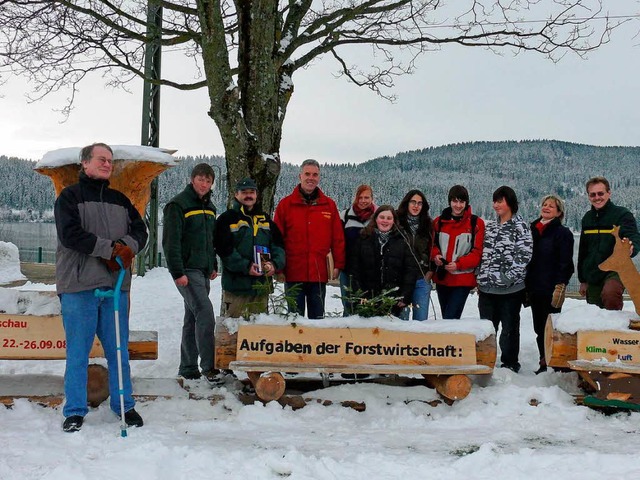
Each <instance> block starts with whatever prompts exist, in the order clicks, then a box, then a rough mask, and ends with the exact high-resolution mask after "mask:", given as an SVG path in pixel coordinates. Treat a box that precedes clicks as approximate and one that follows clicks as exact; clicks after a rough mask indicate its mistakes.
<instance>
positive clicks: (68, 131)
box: [0, 2, 640, 163]
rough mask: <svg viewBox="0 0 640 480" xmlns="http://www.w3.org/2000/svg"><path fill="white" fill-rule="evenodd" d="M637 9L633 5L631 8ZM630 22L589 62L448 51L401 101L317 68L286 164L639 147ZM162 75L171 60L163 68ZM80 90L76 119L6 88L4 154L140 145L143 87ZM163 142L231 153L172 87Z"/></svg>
mask: <svg viewBox="0 0 640 480" xmlns="http://www.w3.org/2000/svg"><path fill="white" fill-rule="evenodd" d="M632 6H633V8H632V9H631V11H629V12H626V13H634V12H633V10H634V9H635V6H636V5H635V2H629V7H632ZM638 29H639V27H638V23H637V22H636V23H635V24H632V25H629V26H625V27H623V28H621V29H619V30H618V31H616V32H615V33H614V35H613V39H612V41H611V43H609V44H608V45H605V46H603V47H602V48H601V49H600V50H598V51H596V52H592V53H591V54H590V55H589V58H588V59H587V60H583V59H580V58H578V57H577V56H575V55H571V54H570V55H567V56H566V57H565V58H564V59H563V60H562V61H561V62H559V63H557V64H554V63H552V62H551V61H549V60H546V59H544V58H543V57H542V56H540V55H536V54H532V53H522V54H520V55H519V56H516V57H514V56H513V55H511V54H509V53H506V54H505V56H498V55H495V54H494V53H491V52H488V51H485V50H482V49H480V48H466V49H465V48H462V47H457V46H449V47H445V48H444V49H443V50H442V51H440V52H437V53H430V54H427V55H425V56H423V57H422V58H421V60H420V62H419V64H418V71H417V72H416V73H415V74H414V75H411V76H407V77H404V78H402V79H400V80H398V82H397V86H396V88H395V90H394V92H395V93H396V94H397V95H398V101H397V102H396V103H393V104H392V103H389V102H388V101H386V100H384V99H382V98H380V97H378V96H376V95H375V94H374V93H373V92H371V91H369V90H367V89H361V88H358V87H355V86H354V85H352V84H350V83H347V82H346V81H345V80H344V79H335V78H334V77H333V76H332V71H334V70H335V69H336V65H335V64H334V63H332V62H331V61H329V60H328V59H327V61H324V62H320V63H318V64H317V65H315V66H313V67H312V68H310V69H308V70H303V71H300V72H298V73H296V74H295V76H294V79H293V80H294V83H295V92H294V95H293V97H292V100H291V103H290V106H289V110H288V113H287V119H286V120H285V125H284V137H283V141H282V149H281V155H282V160H283V161H285V162H290V163H300V162H301V161H302V160H304V159H305V158H316V159H317V160H319V161H320V162H321V163H325V162H332V163H333V162H339V163H343V162H363V161H366V160H369V159H372V158H375V157H379V156H383V155H393V154H395V153H398V152H401V151H406V150H415V149H419V148H424V147H429V146H439V145H445V144H449V143H456V142H465V141H473V140H522V139H557V140H565V141H570V142H578V143H587V144H593V145H633V146H638V145H640V138H639V136H640V134H639V132H640V37H638V36H637V31H638ZM163 68H165V67H164V65H163ZM100 80H101V79H99V78H96V79H92V81H91V82H90V83H89V82H88V83H86V84H83V85H81V91H80V93H79V95H78V97H77V102H76V108H75V110H74V111H73V112H72V114H71V116H70V118H69V119H68V120H67V121H66V122H65V123H61V122H62V120H63V117H62V115H61V114H60V113H56V112H55V111H54V110H53V109H54V108H60V107H61V106H62V105H63V100H64V95H59V96H55V97H51V98H47V99H46V100H44V101H41V102H38V103H35V104H28V103H27V101H26V99H25V94H26V93H27V91H28V88H29V85H27V84H26V82H21V81H20V80H12V81H11V82H9V83H8V84H7V85H4V86H2V87H0V94H1V95H3V98H0V154H2V155H8V156H17V157H21V158H30V159H33V160H38V159H40V158H41V157H42V155H43V154H44V153H45V152H47V151H49V150H54V149H57V148H62V147H69V146H82V145H85V144H88V143H92V142H95V141H104V142H107V143H112V144H132V145H135V144H139V142H140V131H141V110H142V105H141V92H142V83H141V82H140V83H139V84H132V85H131V89H132V91H131V92H130V93H126V92H123V91H114V90H112V89H105V87H103V86H102V82H101V81H100ZM161 104H162V106H161V122H160V123H161V127H160V144H161V146H162V147H166V148H174V149H176V150H178V153H177V155H187V154H193V155H197V154H206V155H210V154H217V155H223V153H224V152H223V149H222V144H221V142H220V139H219V135H218V133H217V129H216V127H215V124H214V123H213V121H212V120H211V119H210V118H209V117H208V116H207V114H206V112H207V105H208V102H207V96H206V92H205V91H204V90H201V91H198V92H181V91H176V90H173V89H170V88H167V87H163V89H162V93H161Z"/></svg>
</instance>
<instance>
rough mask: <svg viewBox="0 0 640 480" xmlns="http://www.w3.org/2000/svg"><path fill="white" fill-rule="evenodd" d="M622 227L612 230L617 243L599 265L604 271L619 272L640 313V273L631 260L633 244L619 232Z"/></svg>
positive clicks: (637, 246) (636, 246) (637, 311)
mask: <svg viewBox="0 0 640 480" xmlns="http://www.w3.org/2000/svg"><path fill="white" fill-rule="evenodd" d="M619 231H620V227H618V226H614V227H613V230H612V231H611V235H613V236H614V237H615V239H616V244H615V246H614V247H613V253H612V254H611V256H610V257H609V258H607V259H606V260H605V261H604V262H602V263H601V264H600V265H598V268H600V270H603V271H605V272H606V271H613V272H618V275H620V280H622V284H623V285H624V286H625V288H626V289H627V292H629V296H630V297H631V300H633V304H634V305H635V307H636V313H637V314H638V315H640V273H638V270H637V269H636V266H635V265H634V264H633V262H632V261H631V245H630V244H629V241H628V240H627V241H623V240H621V239H620V236H619V235H618V232H619ZM634 248H640V245H634Z"/></svg>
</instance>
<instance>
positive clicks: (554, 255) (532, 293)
mask: <svg viewBox="0 0 640 480" xmlns="http://www.w3.org/2000/svg"><path fill="white" fill-rule="evenodd" d="M563 218H564V202H563V201H562V199H560V198H559V197H557V196H555V195H547V196H546V197H544V198H543V199H542V202H541V205H540V217H539V218H538V219H536V220H535V221H534V222H532V223H531V234H532V236H533V256H532V257H531V263H529V266H528V267H527V277H526V280H525V284H526V286H527V297H528V301H529V304H530V305H531V313H532V314H533V329H534V331H535V332H536V342H537V344H538V352H539V353H540V367H539V368H538V370H536V372H535V373H536V375H537V374H539V373H542V372H546V371H547V362H546V361H545V357H544V328H545V325H546V323H547V317H548V316H549V314H550V313H559V312H560V309H561V308H562V303H563V302H564V294H565V290H566V287H567V284H568V283H569V279H570V278H571V276H572V275H573V272H574V267H573V234H572V233H571V230H569V229H568V228H567V227H565V226H564V225H562V219H563Z"/></svg>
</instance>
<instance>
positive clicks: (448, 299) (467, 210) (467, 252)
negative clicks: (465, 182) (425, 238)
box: [431, 185, 484, 318]
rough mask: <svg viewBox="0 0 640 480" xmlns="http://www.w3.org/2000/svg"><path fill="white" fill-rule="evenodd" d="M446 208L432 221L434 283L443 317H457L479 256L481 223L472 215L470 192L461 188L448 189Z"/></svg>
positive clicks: (470, 284)
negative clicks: (433, 235) (433, 231)
mask: <svg viewBox="0 0 640 480" xmlns="http://www.w3.org/2000/svg"><path fill="white" fill-rule="evenodd" d="M448 201H449V206H448V207H447V208H445V209H444V210H443V211H442V215H440V216H439V217H436V219H435V220H434V221H433V226H434V230H435V242H434V243H435V245H434V246H433V250H432V254H431V258H433V262H434V263H435V265H436V273H435V275H434V277H433V281H434V282H435V284H436V292H437V293H438V301H439V302H440V310H441V311H442V318H460V317H461V316H462V311H463V310H464V304H465V303H466V302H467V297H468V296H469V292H470V291H471V289H472V288H474V287H475V286H476V285H477V282H476V273H475V270H476V267H477V266H478V265H479V264H480V258H481V257H482V243H483V242H484V220H482V219H481V218H479V217H477V216H476V215H473V214H472V213H471V205H469V192H468V191H467V189H466V188H465V187H463V186H462V185H454V186H453V187H451V189H450V190H449V195H448Z"/></svg>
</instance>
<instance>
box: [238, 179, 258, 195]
mask: <svg viewBox="0 0 640 480" xmlns="http://www.w3.org/2000/svg"><path fill="white" fill-rule="evenodd" d="M240 190H258V186H257V185H256V182H254V181H253V180H252V179H250V178H243V179H242V180H240V181H239V182H238V183H237V184H236V192H237V191H240Z"/></svg>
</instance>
